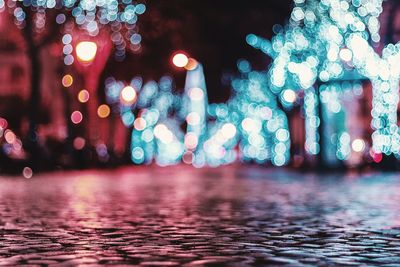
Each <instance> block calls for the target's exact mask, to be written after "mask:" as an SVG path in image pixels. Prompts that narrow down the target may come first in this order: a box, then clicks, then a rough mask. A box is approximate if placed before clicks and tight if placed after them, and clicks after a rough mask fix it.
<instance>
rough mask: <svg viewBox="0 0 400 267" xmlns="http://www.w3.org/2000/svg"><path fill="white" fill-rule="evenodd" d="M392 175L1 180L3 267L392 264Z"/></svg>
mask: <svg viewBox="0 0 400 267" xmlns="http://www.w3.org/2000/svg"><path fill="white" fill-rule="evenodd" d="M399 203H400V177H399V176H398V175H395V174H385V175H378V174H370V175H363V176H359V175H334V174H332V175H325V176H318V175H316V174H299V173H294V172H290V171H284V170H269V169H263V168H256V167H224V168H219V169H205V170H196V169H192V168H189V167H181V166H178V167H172V168H157V167H154V168H141V167H139V168H132V169H120V170H115V171H84V172H66V173H57V174H51V173H50V174H40V175H37V176H34V177H32V178H31V179H29V180H28V179H24V178H20V177H3V178H1V179H0V215H1V217H0V265H12V266H15V265H23V264H25V265H30V266H46V265H57V266H76V265H79V266H92V265H93V266H95V265H103V264H107V265H108V264H128V265H143V266H176V265H182V264H187V265H190V266H192V265H193V266H198V265H218V266H220V265H229V266H248V265H280V264H289V265H293V266H302V265H304V266H314V265H321V266H326V265H332V266H333V265H377V264H386V265H387V266H398V265H399V264H400V204H399Z"/></svg>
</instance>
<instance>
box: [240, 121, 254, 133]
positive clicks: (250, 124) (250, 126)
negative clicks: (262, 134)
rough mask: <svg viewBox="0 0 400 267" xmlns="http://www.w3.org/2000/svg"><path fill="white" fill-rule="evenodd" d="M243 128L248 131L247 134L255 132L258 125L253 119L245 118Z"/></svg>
mask: <svg viewBox="0 0 400 267" xmlns="http://www.w3.org/2000/svg"><path fill="white" fill-rule="evenodd" d="M242 128H243V129H244V130H245V131H246V132H251V131H253V130H255V128H256V124H255V122H254V120H253V119H251V118H245V119H244V120H243V121H242Z"/></svg>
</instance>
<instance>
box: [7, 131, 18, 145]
mask: <svg viewBox="0 0 400 267" xmlns="http://www.w3.org/2000/svg"><path fill="white" fill-rule="evenodd" d="M4 139H6V142H7V143H9V144H13V143H14V142H15V141H16V139H17V137H16V136H15V134H14V133H13V132H12V131H11V130H6V132H5V133H4Z"/></svg>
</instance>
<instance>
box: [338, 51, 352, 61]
mask: <svg viewBox="0 0 400 267" xmlns="http://www.w3.org/2000/svg"><path fill="white" fill-rule="evenodd" d="M339 57H340V58H341V59H342V60H343V61H350V60H351V59H352V58H353V53H352V52H351V50H350V49H348V48H343V49H342V50H340V52H339Z"/></svg>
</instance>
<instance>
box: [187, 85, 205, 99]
mask: <svg viewBox="0 0 400 267" xmlns="http://www.w3.org/2000/svg"><path fill="white" fill-rule="evenodd" d="M188 94H189V97H190V99H191V100H193V101H201V100H203V98H204V92H203V90H202V89H201V88H197V87H194V88H191V89H190V90H189V93H188Z"/></svg>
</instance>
